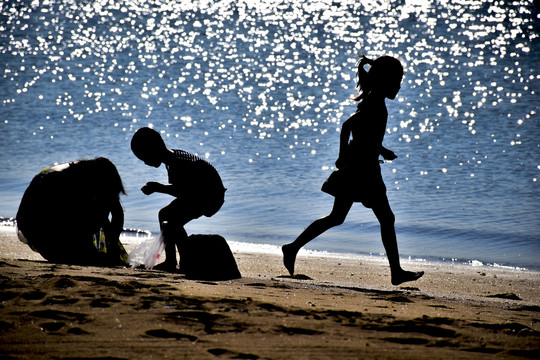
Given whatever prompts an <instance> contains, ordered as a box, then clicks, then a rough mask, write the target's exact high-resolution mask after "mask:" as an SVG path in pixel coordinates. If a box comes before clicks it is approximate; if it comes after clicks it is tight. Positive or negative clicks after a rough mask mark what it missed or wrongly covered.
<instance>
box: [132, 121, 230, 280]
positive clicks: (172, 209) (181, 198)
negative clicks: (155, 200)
mask: <svg viewBox="0 0 540 360" xmlns="http://www.w3.org/2000/svg"><path fill="white" fill-rule="evenodd" d="M131 150H132V151H133V153H134V154H135V156H136V157H137V158H139V159H140V160H142V161H143V162H144V163H145V164H146V165H148V166H152V167H155V168H159V167H160V166H161V164H165V167H166V168H167V173H168V176H169V183H168V184H162V183H159V182H153V181H151V182H148V183H146V185H144V186H143V187H142V188H141V191H142V192H143V193H144V194H145V195H150V194H153V193H155V192H158V193H163V194H168V195H171V196H174V197H176V199H175V200H173V201H172V202H171V203H170V204H169V205H167V206H165V207H164V208H162V209H161V210H160V211H159V214H158V218H159V225H160V229H161V233H162V236H163V239H164V242H165V262H163V263H162V264H160V265H158V266H156V269H159V270H164V271H170V272H175V271H176V266H177V261H176V248H177V249H178V253H179V255H180V272H183V269H182V257H183V256H184V247H185V242H186V240H187V237H188V236H187V233H186V230H185V229H184V226H185V225H186V224H187V223H188V222H190V221H191V220H194V219H197V218H199V217H201V216H202V215H204V216H207V217H211V216H213V215H214V214H215V213H217V212H218V211H219V209H221V206H222V205H223V203H224V201H225V191H226V189H225V187H224V186H223V183H222V181H221V178H220V176H219V174H218V172H217V170H216V169H215V168H214V167H213V166H212V165H211V164H210V163H209V162H208V161H206V160H204V159H201V158H199V157H198V156H196V155H194V154H191V153H189V152H187V151H183V150H176V149H168V148H167V147H166V146H165V142H164V141H163V139H162V138H161V135H160V134H159V133H158V132H157V131H155V130H153V129H150V128H147V127H144V128H141V129H139V130H137V132H135V134H134V135H133V138H132V139H131ZM175 247H176V248H175Z"/></svg>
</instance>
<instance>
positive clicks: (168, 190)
mask: <svg viewBox="0 0 540 360" xmlns="http://www.w3.org/2000/svg"><path fill="white" fill-rule="evenodd" d="M141 191H142V192H143V193H144V194H145V195H150V194H153V193H155V192H158V193H162V194H167V195H171V196H174V197H178V196H180V191H179V190H178V187H177V186H175V185H172V184H162V183H158V182H155V181H150V182H147V183H146V185H144V186H143V187H142V188H141Z"/></svg>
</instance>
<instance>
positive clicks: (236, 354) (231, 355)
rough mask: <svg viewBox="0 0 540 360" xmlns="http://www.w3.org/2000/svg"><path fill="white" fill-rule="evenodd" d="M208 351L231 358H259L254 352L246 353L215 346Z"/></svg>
mask: <svg viewBox="0 0 540 360" xmlns="http://www.w3.org/2000/svg"><path fill="white" fill-rule="evenodd" d="M208 352H209V353H210V354H212V355H214V356H219V357H221V356H223V357H227V358H229V359H254V360H256V359H258V358H259V356H257V355H254V354H246V353H239V352H236V351H231V350H227V349H221V348H215V349H209V350H208Z"/></svg>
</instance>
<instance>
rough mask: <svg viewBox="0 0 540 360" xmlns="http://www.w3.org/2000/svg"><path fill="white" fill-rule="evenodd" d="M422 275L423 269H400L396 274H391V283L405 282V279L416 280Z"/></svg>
mask: <svg viewBox="0 0 540 360" xmlns="http://www.w3.org/2000/svg"><path fill="white" fill-rule="evenodd" d="M422 275H424V272H423V271H418V272H415V271H405V270H401V271H400V272H399V273H397V274H394V273H393V274H392V285H399V284H403V283H404V282H407V281H416V280H418V279H420V278H421V277H422Z"/></svg>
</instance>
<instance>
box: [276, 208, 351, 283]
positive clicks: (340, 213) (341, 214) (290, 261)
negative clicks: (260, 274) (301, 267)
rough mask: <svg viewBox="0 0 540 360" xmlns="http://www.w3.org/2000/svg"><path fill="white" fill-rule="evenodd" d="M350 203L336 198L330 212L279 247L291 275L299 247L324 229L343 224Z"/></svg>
mask: <svg viewBox="0 0 540 360" xmlns="http://www.w3.org/2000/svg"><path fill="white" fill-rule="evenodd" d="M352 204H353V203H352V201H349V200H343V199H338V198H336V199H335V201H334V207H333V208H332V212H331V213H330V214H329V215H327V216H325V217H323V218H320V219H317V220H315V221H314V222H313V223H312V224H311V225H309V226H308V227H307V228H306V229H305V230H304V231H303V232H302V233H301V234H300V235H299V236H298V237H297V238H296V240H295V241H293V242H292V243H290V244H286V245H283V246H282V247H281V250H282V251H283V264H284V265H285V267H286V268H287V270H288V271H289V273H290V274H291V276H292V275H294V263H295V261H296V254H298V251H299V250H300V248H302V247H303V246H304V245H306V244H307V243H308V242H310V241H311V240H313V239H315V238H316V237H317V236H319V235H321V234H322V233H324V232H325V231H326V230H328V229H330V228H332V227H334V226H337V225H341V224H343V221H345V218H346V217H347V214H348V213H349V210H350V209H351V206H352Z"/></svg>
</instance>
